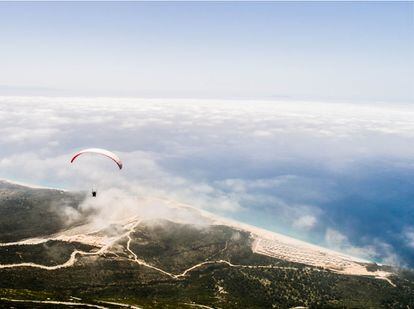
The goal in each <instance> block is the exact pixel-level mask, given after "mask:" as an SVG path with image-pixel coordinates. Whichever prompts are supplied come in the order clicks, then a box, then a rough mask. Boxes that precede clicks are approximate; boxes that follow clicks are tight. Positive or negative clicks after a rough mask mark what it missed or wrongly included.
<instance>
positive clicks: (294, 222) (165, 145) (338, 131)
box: [0, 97, 414, 257]
mask: <svg viewBox="0 0 414 309" xmlns="http://www.w3.org/2000/svg"><path fill="white" fill-rule="evenodd" d="M413 118H414V107H411V106H396V105H393V106H391V105H376V106H373V105H363V104H360V105H356V104H336V103H335V104H329V103H321V102H319V103H318V102H265V101H232V100H227V101H223V100H191V99H186V100H180V99H173V100H164V99H133V98H70V97H68V98H53V97H0V120H1V124H2V125H1V128H0V178H9V179H14V180H20V181H23V182H32V183H36V184H39V185H50V186H54V187H65V188H69V189H87V190H88V189H89V188H90V186H92V185H98V186H99V187H100V188H106V189H107V190H109V189H111V190H121V191H122V190H123V189H125V188H128V189H126V191H127V192H128V193H131V194H139V195H145V194H146V195H150V194H151V195H155V196H160V197H166V198H171V199H175V200H178V201H181V202H184V203H188V204H192V205H194V206H197V207H201V208H206V209H209V210H214V211H218V212H221V213H224V214H228V215H231V214H232V213H238V212H243V211H245V210H246V209H247V208H250V209H258V210H259V211H262V212H263V213H265V215H266V214H269V216H274V218H275V220H274V221H277V222H278V223H283V224H284V225H285V226H288V227H292V228H293V229H295V230H297V231H301V232H303V233H304V232H308V231H311V232H315V233H316V232H317V231H318V229H323V227H324V226H325V225H327V224H328V223H327V222H323V220H324V219H326V218H323V216H322V215H323V214H325V213H324V209H323V208H322V206H319V204H323V203H325V204H326V202H327V201H329V200H330V199H331V198H332V195H334V193H336V192H338V191H339V192H341V188H338V187H336V184H335V183H331V182H330V180H329V179H327V178H324V177H325V176H324V174H323V173H333V174H335V175H340V174H347V175H360V174H359V171H358V172H357V173H355V172H354V170H353V169H354V168H355V166H356V164H357V163H358V162H359V161H361V160H365V161H367V160H368V161H369V160H372V159H383V158H384V159H386V160H388V162H390V163H389V164H393V165H394V166H398V167H400V168H401V167H403V168H404V169H411V170H412V169H413V165H412V162H411V161H412V160H411V158H412V157H413V156H414V147H412V145H413V144H414V123H413V121H412V119H413ZM91 146H93V147H102V148H108V149H111V150H113V151H115V152H116V153H118V154H119V155H120V156H121V158H122V159H123V161H124V165H125V169H123V170H122V171H121V172H119V171H117V170H116V169H114V168H113V166H112V165H111V162H107V161H106V160H98V159H96V160H94V159H91V158H87V157H84V158H82V159H81V160H78V161H77V162H76V164H72V165H71V164H69V159H70V156H71V154H73V153H74V152H75V151H77V150H79V149H81V148H86V147H91ZM389 158H392V160H389ZM410 160H411V161H410ZM307 168H313V169H314V170H316V169H318V170H321V173H320V174H318V175H315V173H313V174H312V173H309V174H306V173H307V172H306V169H307ZM111 192H112V193H114V192H118V191H111ZM332 192H334V193H332ZM114 194H115V193H114ZM334 197H335V196H334ZM126 200H127V198H126ZM125 203H126V204H130V203H129V202H127V201H125ZM269 210H271V211H269ZM276 214H277V215H276ZM324 224H325V225H324ZM338 233H339V232H337V231H335V230H331V231H327V232H326V234H325V235H323V236H325V238H326V242H327V243H328V244H330V245H331V246H337V247H339V248H344V250H347V251H353V252H355V253H357V254H365V255H375V254H377V251H378V250H377V249H378V248H379V247H381V245H380V241H378V242H377V244H376V245H375V248H374V249H375V250H374V249H373V248H370V247H366V246H364V247H362V248H360V247H355V246H352V243H351V241H350V240H349V239H348V238H347V236H346V235H345V234H341V233H339V234H338ZM404 237H405V239H406V242H407V244H408V246H412V245H413V239H412V231H411V230H407V231H406V233H405V236H404ZM372 250H373V251H372ZM381 250H382V252H384V254H385V255H387V254H388V256H390V257H392V254H391V253H390V252H388V253H387V252H386V251H387V250H388V251H390V250H389V249H386V246H385V245H384V246H382V249H381ZM359 251H361V252H359ZM391 251H392V250H391ZM374 252H375V253H374Z"/></svg>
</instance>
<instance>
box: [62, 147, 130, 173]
mask: <svg viewBox="0 0 414 309" xmlns="http://www.w3.org/2000/svg"><path fill="white" fill-rule="evenodd" d="M85 153H94V154H99V155H103V156H105V157H108V158H110V159H112V160H113V161H114V162H115V163H116V164H117V165H118V167H119V169H122V161H121V159H119V157H118V156H117V155H116V154H114V153H113V152H111V151H109V150H106V149H101V148H88V149H84V150H81V151H79V152H77V153H76V154H75V155H74V156H73V158H72V159H71V160H70V163H73V161H75V159H76V158H77V157H79V156H80V155H82V154H85Z"/></svg>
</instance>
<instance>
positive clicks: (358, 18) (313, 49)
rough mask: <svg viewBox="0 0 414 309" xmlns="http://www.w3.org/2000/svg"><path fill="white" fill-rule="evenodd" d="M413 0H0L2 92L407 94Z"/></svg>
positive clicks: (388, 97)
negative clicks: (165, 0)
mask: <svg viewBox="0 0 414 309" xmlns="http://www.w3.org/2000/svg"><path fill="white" fill-rule="evenodd" d="M413 37H414V25H413V3H412V2H411V3H410V2H405V3H404V2H392V3H391V2H390V3H387V2H365V3H358V2H343V3H333V2H313V3H310V2H307V3H299V2H294V3H283V2H276V3H244V2H243V3H234V2H231V3H214V2H211V3H195V2H193V3H188V2H183V3H160V2H157V3H142V2H124V3H113V2H101V3H96V2H88V3H79V2H73V3H68V2H64V3H51V2H36V3H27V2H24V3H10V2H2V3H0V39H1V45H2V46H1V49H0V67H1V71H0V91H1V92H2V93H4V94H24V93H26V94H41V95H44V94H45V95H54V94H58V95H91V96H94V95H104V96H107V95H109V96H138V97H140V96H141V97H193V98H204V97H214V98H280V97H282V98H293V99H298V98H299V99H302V98H305V99H330V100H354V101H358V100H359V101H361V100H362V101H364V100H379V101H405V102H406V101H412V100H413V99H414V93H413V90H412V88H413V87H412V72H413V70H414V60H413V54H414V49H413Z"/></svg>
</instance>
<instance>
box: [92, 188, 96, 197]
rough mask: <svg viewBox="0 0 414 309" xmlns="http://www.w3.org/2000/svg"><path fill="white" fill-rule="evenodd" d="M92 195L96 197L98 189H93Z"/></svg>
mask: <svg viewBox="0 0 414 309" xmlns="http://www.w3.org/2000/svg"><path fill="white" fill-rule="evenodd" d="M92 197H96V190H94V189H92Z"/></svg>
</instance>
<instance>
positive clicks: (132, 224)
mask: <svg viewBox="0 0 414 309" xmlns="http://www.w3.org/2000/svg"><path fill="white" fill-rule="evenodd" d="M141 222H142V220H139V219H137V218H135V219H134V220H132V221H129V222H128V224H127V225H126V226H129V229H128V230H127V232H125V233H123V234H121V235H119V236H118V237H114V238H112V239H111V240H110V241H109V242H107V243H105V245H102V246H101V247H100V249H99V250H97V251H91V252H86V251H81V250H77V249H75V250H74V251H73V252H72V253H71V255H70V257H69V259H68V260H67V261H66V262H65V263H63V264H59V265H53V266H46V265H42V264H36V263H30V262H25V263H16V264H0V269H2V268H15V267H34V268H40V269H44V270H57V269H60V268H65V267H71V266H73V265H74V264H75V263H76V261H77V256H96V255H103V254H105V253H107V252H111V251H110V249H111V247H112V246H113V245H114V244H115V243H117V242H119V241H120V240H122V239H124V238H127V239H128V241H127V244H126V250H127V251H128V252H129V253H130V254H131V256H132V257H133V258H129V259H128V260H131V261H133V262H135V263H137V264H139V265H141V266H144V267H147V268H151V269H153V270H155V271H158V272H160V273H162V274H163V275H166V276H168V277H170V278H172V279H179V278H182V277H185V276H186V275H187V274H188V273H189V272H191V271H193V270H195V269H197V268H200V267H202V266H204V265H209V264H226V265H228V266H230V267H235V268H255V269H258V268H267V269H289V270H298V268H296V267H286V266H275V265H237V264H232V263H231V262H229V261H226V260H222V259H220V260H207V261H204V262H201V263H198V264H196V265H193V266H191V267H189V268H187V269H186V270H184V271H183V272H182V273H179V274H173V273H170V272H168V271H166V270H163V269H161V268H159V267H156V266H153V265H151V264H148V263H147V262H145V261H144V260H142V259H139V258H138V256H137V255H136V254H135V252H133V250H132V249H131V242H132V238H131V234H132V233H134V232H135V229H136V227H137V226H138V225H139V224H140V223H141ZM95 232H96V231H94V232H91V233H87V234H79V235H76V236H83V237H89V236H90V234H92V233H95ZM70 239H71V238H68V237H62V235H57V237H51V238H43V239H40V238H35V239H28V240H23V241H19V242H10V243H0V247H5V246H16V245H18V246H28V245H37V244H41V243H45V242H47V241H50V240H61V241H66V242H71V240H70ZM226 248H227V243H226V247H225V248H224V249H223V250H225V249H226ZM112 253H114V252H112ZM114 254H115V255H117V254H116V253H114ZM315 270H318V271H324V270H321V269H315ZM377 279H382V280H386V281H387V282H388V283H389V284H391V285H392V286H394V287H395V286H396V285H395V284H394V283H393V282H392V281H391V280H389V279H388V278H386V277H377Z"/></svg>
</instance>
